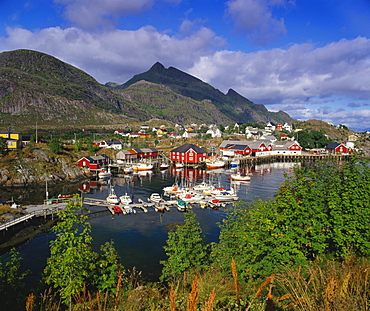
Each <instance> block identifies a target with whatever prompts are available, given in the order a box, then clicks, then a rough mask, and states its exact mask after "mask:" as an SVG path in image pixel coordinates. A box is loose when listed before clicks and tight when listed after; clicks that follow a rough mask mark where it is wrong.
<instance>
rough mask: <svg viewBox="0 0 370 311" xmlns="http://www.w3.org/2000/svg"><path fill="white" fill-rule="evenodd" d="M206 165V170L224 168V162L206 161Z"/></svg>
mask: <svg viewBox="0 0 370 311" xmlns="http://www.w3.org/2000/svg"><path fill="white" fill-rule="evenodd" d="M206 165H207V168H208V169H213V168H222V167H224V166H225V161H222V160H217V159H216V160H210V161H206Z"/></svg>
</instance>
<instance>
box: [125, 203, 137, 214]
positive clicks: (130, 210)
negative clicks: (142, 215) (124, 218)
mask: <svg viewBox="0 0 370 311" xmlns="http://www.w3.org/2000/svg"><path fill="white" fill-rule="evenodd" d="M122 209H123V210H124V211H125V212H126V214H136V211H135V210H134V209H133V208H132V207H131V206H128V205H125V206H124V207H123V208H122Z"/></svg>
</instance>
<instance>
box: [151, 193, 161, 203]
mask: <svg viewBox="0 0 370 311" xmlns="http://www.w3.org/2000/svg"><path fill="white" fill-rule="evenodd" d="M149 201H150V202H153V203H159V202H161V201H163V199H162V197H161V196H160V195H159V193H152V194H151V195H150V198H149Z"/></svg>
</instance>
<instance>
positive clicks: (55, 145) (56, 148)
mask: <svg viewBox="0 0 370 311" xmlns="http://www.w3.org/2000/svg"><path fill="white" fill-rule="evenodd" d="M49 147H50V149H51V151H52V152H53V153H55V154H58V153H59V152H60V143H59V139H58V138H52V139H51V141H50V143H49Z"/></svg>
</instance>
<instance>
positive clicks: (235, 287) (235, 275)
mask: <svg viewBox="0 0 370 311" xmlns="http://www.w3.org/2000/svg"><path fill="white" fill-rule="evenodd" d="M231 272H232V275H233V279H234V289H235V294H236V300H237V301H239V300H240V290H239V282H238V272H237V271H236V263H235V260H234V258H232V259H231Z"/></svg>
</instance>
